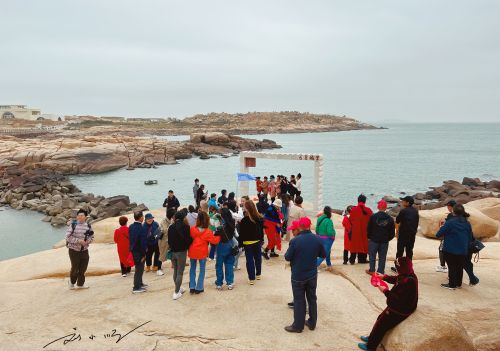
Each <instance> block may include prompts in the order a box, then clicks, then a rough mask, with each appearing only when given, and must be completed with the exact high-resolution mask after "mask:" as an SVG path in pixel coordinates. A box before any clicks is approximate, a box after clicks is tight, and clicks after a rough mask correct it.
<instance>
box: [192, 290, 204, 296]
mask: <svg viewBox="0 0 500 351" xmlns="http://www.w3.org/2000/svg"><path fill="white" fill-rule="evenodd" d="M203 292H205V290H195V291H194V293H195V294H196V295H199V294H201V293H203Z"/></svg>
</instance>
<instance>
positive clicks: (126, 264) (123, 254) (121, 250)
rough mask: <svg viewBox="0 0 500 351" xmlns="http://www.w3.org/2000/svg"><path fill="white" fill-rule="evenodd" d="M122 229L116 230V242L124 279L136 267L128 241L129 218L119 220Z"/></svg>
mask: <svg viewBox="0 0 500 351" xmlns="http://www.w3.org/2000/svg"><path fill="white" fill-rule="evenodd" d="M118 222H119V223H120V228H117V229H115V235H114V240H115V243H116V249H117V250H118V257H119V258H120V267H121V269H122V277H126V276H127V274H128V273H130V269H131V268H132V267H133V266H134V260H133V258H132V255H131V254H130V248H129V246H130V242H129V240H128V226H127V222H128V218H127V217H124V216H122V217H120V218H119V219H118Z"/></svg>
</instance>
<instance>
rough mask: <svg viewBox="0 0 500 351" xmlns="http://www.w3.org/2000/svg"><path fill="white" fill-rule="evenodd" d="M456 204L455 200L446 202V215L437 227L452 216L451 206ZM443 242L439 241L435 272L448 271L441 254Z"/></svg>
mask: <svg viewBox="0 0 500 351" xmlns="http://www.w3.org/2000/svg"><path fill="white" fill-rule="evenodd" d="M456 204H457V202H456V201H455V200H450V201H448V202H447V203H446V208H447V209H448V215H447V216H446V218H445V219H443V220H442V221H441V222H440V223H439V227H442V226H443V225H444V224H445V222H446V221H447V220H449V219H451V218H453V206H455V205H456ZM443 242H444V241H443V240H441V242H440V243H439V266H437V267H436V272H441V273H448V268H446V261H445V259H444V254H443Z"/></svg>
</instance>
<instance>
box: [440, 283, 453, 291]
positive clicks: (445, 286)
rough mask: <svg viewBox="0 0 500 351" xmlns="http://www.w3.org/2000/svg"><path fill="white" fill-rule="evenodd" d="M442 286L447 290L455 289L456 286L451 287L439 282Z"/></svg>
mask: <svg viewBox="0 0 500 351" xmlns="http://www.w3.org/2000/svg"><path fill="white" fill-rule="evenodd" d="M441 287H442V288H445V289H449V290H455V289H456V288H454V287H451V286H450V284H441Z"/></svg>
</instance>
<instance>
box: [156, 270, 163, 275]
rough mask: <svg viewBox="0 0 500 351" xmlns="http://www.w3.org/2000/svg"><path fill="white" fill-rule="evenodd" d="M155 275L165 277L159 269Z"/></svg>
mask: <svg viewBox="0 0 500 351" xmlns="http://www.w3.org/2000/svg"><path fill="white" fill-rule="evenodd" d="M156 275H159V276H162V275H165V273H163V271H162V270H161V269H159V270H158V271H157V272H156Z"/></svg>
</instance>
